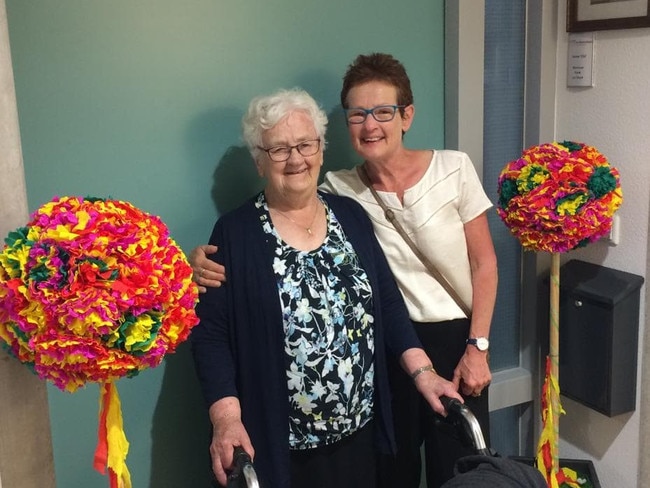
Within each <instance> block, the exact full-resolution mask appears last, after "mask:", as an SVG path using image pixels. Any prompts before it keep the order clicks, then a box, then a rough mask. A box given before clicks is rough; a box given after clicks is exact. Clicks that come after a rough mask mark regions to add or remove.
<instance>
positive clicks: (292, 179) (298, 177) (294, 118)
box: [256, 111, 323, 199]
mask: <svg viewBox="0 0 650 488" xmlns="http://www.w3.org/2000/svg"><path fill="white" fill-rule="evenodd" d="M317 138H318V134H317V132H316V128H315V127H314V123H313V121H312V120H311V117H310V116H309V115H307V114H306V113H305V112H302V111H294V112H291V113H289V114H288V115H287V116H286V117H284V118H283V119H281V120H280V121H279V122H278V123H277V124H276V125H275V126H273V127H272V128H271V129H268V130H266V131H264V133H263V134H262V145H263V147H264V148H266V149H269V148H272V147H277V146H287V147H288V146H296V145H298V144H300V143H301V142H304V141H310V140H314V139H317ZM256 165H257V171H258V173H259V175H260V176H261V177H263V178H266V179H267V185H266V193H267V197H270V198H273V197H274V196H278V197H281V198H282V199H291V198H297V197H304V196H310V195H311V194H315V193H316V188H317V186H318V176H319V174H320V168H321V166H322V165H323V145H322V143H321V145H320V148H319V149H318V152H316V154H314V155H312V156H302V155H301V154H300V153H299V152H298V149H297V148H294V149H292V150H291V154H290V155H289V159H287V160H286V161H284V162H276V161H272V160H271V158H270V157H269V155H268V154H267V153H266V152H265V151H262V152H261V155H260V156H259V158H258V159H257V161H256Z"/></svg>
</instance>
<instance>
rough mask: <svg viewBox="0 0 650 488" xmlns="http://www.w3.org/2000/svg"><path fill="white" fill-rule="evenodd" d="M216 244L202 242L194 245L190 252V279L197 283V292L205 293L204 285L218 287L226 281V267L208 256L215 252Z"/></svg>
mask: <svg viewBox="0 0 650 488" xmlns="http://www.w3.org/2000/svg"><path fill="white" fill-rule="evenodd" d="M217 249H218V248H217V246H211V245H209V244H204V245H202V246H198V247H195V248H194V249H192V252H191V253H190V257H189V261H190V264H191V265H192V270H193V272H194V273H193V275H192V279H193V280H194V281H195V282H196V283H197V284H198V285H199V292H200V293H205V292H206V291H207V288H206V287H219V286H221V283H223V282H225V281H226V268H224V267H223V266H222V265H221V264H219V263H215V262H214V261H212V260H211V259H209V258H208V255H209V254H214V253H215V252H217Z"/></svg>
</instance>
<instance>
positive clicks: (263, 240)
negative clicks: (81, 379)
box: [190, 193, 421, 488]
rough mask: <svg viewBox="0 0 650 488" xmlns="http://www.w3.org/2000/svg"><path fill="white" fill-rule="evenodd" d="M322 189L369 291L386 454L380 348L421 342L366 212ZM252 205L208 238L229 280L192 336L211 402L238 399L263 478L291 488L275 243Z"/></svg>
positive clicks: (277, 487) (211, 298)
mask: <svg viewBox="0 0 650 488" xmlns="http://www.w3.org/2000/svg"><path fill="white" fill-rule="evenodd" d="M320 195H321V197H322V198H323V199H324V200H325V201H326V202H327V204H328V205H329V207H330V208H331V209H332V211H333V212H334V214H335V215H336V217H337V219H338V220H339V222H340V223H341V225H342V227H343V229H344V231H345V233H346V235H347V237H348V239H349V240H350V242H351V243H352V245H353V246H354V249H355V251H356V252H357V254H358V256H359V259H360V260H361V264H362V266H363V268H364V269H365V271H366V273H367V275H368V277H369V279H370V284H371V286H372V289H373V303H374V310H373V315H374V317H375V322H374V327H375V341H376V347H375V412H374V419H375V430H376V435H375V437H376V444H377V447H378V449H379V450H381V451H383V452H391V451H394V435H393V427H392V416H391V408H390V391H389V385H388V378H387V375H386V354H392V355H394V356H396V357H399V356H400V355H401V354H402V353H403V352H404V351H405V350H406V349H409V348H411V347H421V344H420V342H419V340H418V338H417V336H416V334H415V331H414V329H413V327H412V324H411V321H410V320H409V316H408V312H407V310H406V306H405V305H404V301H403V299H402V296H401V294H400V292H399V290H398V288H397V285H396V283H395V280H394V278H393V275H392V274H391V271H390V269H389V268H388V263H387V262H386V259H385V257H384V254H383V253H382V251H381V248H380V246H379V243H378V242H377V239H376V238H375V233H374V231H373V228H372V224H371V222H370V220H369V219H368V217H367V216H366V213H365V211H364V210H363V209H362V207H361V206H360V205H359V204H358V203H357V202H355V201H354V200H352V199H349V198H347V197H340V196H335V195H329V194H324V193H320ZM253 201H254V199H251V200H249V201H248V202H246V203H245V204H244V205H242V206H241V207H239V208H238V209H236V210H234V211H232V212H230V213H228V214H226V215H224V216H223V217H221V218H220V219H219V220H218V221H217V223H216V224H215V226H214V230H213V232H212V236H211V238H210V244H214V245H217V246H219V250H218V252H217V253H216V255H213V256H211V258H212V259H214V260H215V261H217V262H219V263H222V264H224V265H225V267H226V270H227V273H228V280H227V281H226V283H224V284H223V285H222V286H221V287H219V288H210V289H209V290H208V291H207V293H204V294H203V295H202V296H201V298H200V302H199V304H198V305H197V308H196V310H197V313H198V315H199V318H200V319H201V322H200V324H199V325H197V326H196V327H195V328H194V329H193V331H192V334H191V336H190V340H191V344H192V352H193V356H194V362H195V367H196V371H197V375H198V378H199V381H200V384H201V389H202V392H203V396H204V398H205V401H206V403H207V405H208V407H209V406H210V405H212V404H213V403H214V402H216V401H217V400H219V399H221V398H224V397H226V396H236V397H238V398H239V401H240V404H241V409H242V421H243V423H244V426H245V428H246V430H247V432H248V434H249V436H250V437H251V441H252V443H253V446H254V447H255V468H256V471H257V474H258V477H259V478H260V484H261V485H262V486H265V487H266V486H268V487H270V486H272V487H274V488H289V487H290V481H289V426H288V418H289V402H288V387H287V375H286V363H285V357H284V332H283V324H282V312H281V308H280V300H279V299H278V291H277V286H276V278H275V276H274V274H273V268H272V256H273V250H274V247H275V242H274V240H273V239H272V238H270V236H269V235H267V234H265V233H264V231H263V230H262V226H261V225H260V221H259V217H258V210H257V209H256V208H255V207H254V204H253ZM381 345H383V346H384V347H381Z"/></svg>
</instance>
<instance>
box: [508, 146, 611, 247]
mask: <svg viewBox="0 0 650 488" xmlns="http://www.w3.org/2000/svg"><path fill="white" fill-rule="evenodd" d="M622 201H623V193H622V191H621V185H620V180H619V173H618V171H617V170H616V168H614V167H612V166H610V165H609V163H608V161H607V158H605V156H603V155H602V154H601V153H599V152H598V150H596V149H595V148H594V147H591V146H587V145H586V144H582V143H577V142H570V141H564V142H553V143H546V144H541V145H538V146H533V147H531V148H528V149H526V150H525V151H524V152H523V153H522V155H521V157H520V158H519V159H516V160H514V161H510V162H509V163H508V164H507V165H506V166H505V167H504V168H503V170H502V171H501V174H500V175H499V180H498V203H497V212H498V214H499V217H501V220H503V222H504V223H505V224H506V226H507V227H508V228H509V229H510V232H511V233H512V234H513V235H514V236H515V237H517V239H519V241H520V242H521V244H522V246H523V247H524V249H526V250H533V251H547V252H551V253H555V252H559V253H562V252H567V251H570V250H572V249H575V248H577V247H582V246H585V245H587V244H589V243H590V242H594V241H596V240H598V239H600V238H601V237H603V236H605V235H607V234H608V233H609V231H610V230H611V227H612V216H613V215H614V212H615V211H616V210H617V209H618V208H619V206H620V205H621V203H622Z"/></svg>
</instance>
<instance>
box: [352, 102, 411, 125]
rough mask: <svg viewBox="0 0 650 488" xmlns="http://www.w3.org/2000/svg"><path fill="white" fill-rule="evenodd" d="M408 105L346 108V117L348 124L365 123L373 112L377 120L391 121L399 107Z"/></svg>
mask: <svg viewBox="0 0 650 488" xmlns="http://www.w3.org/2000/svg"><path fill="white" fill-rule="evenodd" d="M404 107H406V105H378V106H376V107H372V108H347V109H345V118H346V119H347V121H348V124H363V123H364V122H365V121H366V118H367V117H368V114H371V115H372V116H373V118H374V119H375V120H376V121H377V122H390V121H391V120H393V119H394V118H395V112H397V109H398V108H404Z"/></svg>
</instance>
